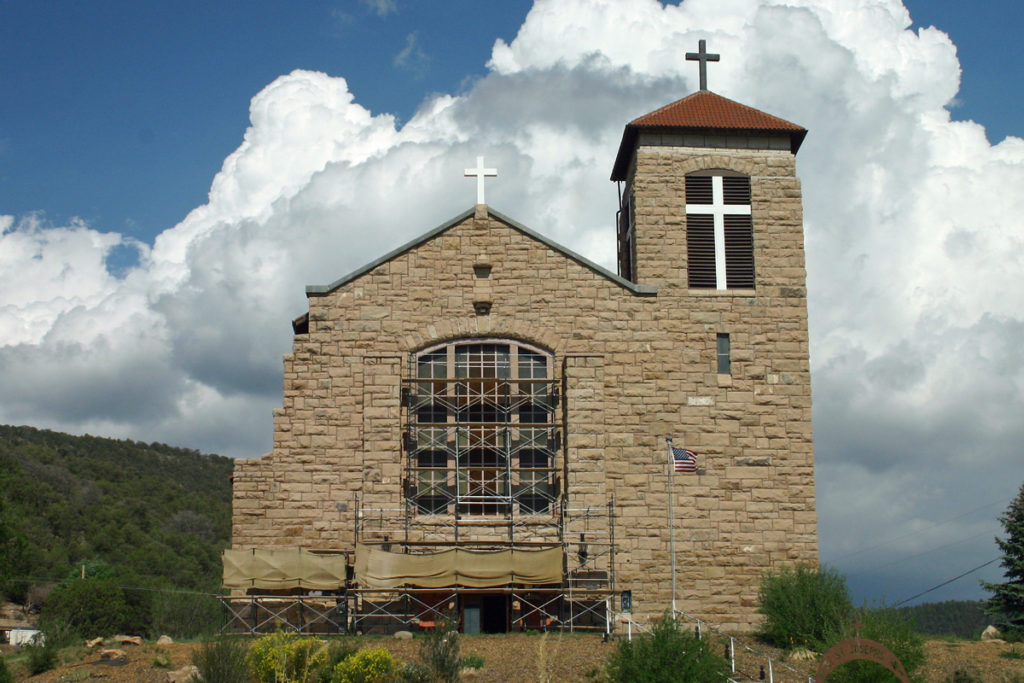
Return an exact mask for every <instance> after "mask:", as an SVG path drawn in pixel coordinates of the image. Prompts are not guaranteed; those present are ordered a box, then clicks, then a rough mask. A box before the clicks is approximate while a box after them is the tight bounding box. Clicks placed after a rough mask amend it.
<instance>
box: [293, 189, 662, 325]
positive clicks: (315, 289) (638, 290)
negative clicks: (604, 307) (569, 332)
mask: <svg viewBox="0 0 1024 683" xmlns="http://www.w3.org/2000/svg"><path fill="white" fill-rule="evenodd" d="M475 210H476V209H475V208H473V209H469V210H468V211H463V212H462V213H460V214H459V215H458V216H455V217H454V218H451V219H449V220H447V221H445V222H444V223H442V224H441V225H439V226H437V227H436V228H434V229H433V230H430V231H428V232H426V233H424V234H422V235H420V236H419V237H417V238H416V239H414V240H412V241H410V242H406V243H405V244H403V245H402V246H400V247H398V248H397V249H394V250H393V251H390V252H388V253H387V254H384V255H383V256H381V257H380V258H378V259H375V260H373V261H371V262H369V263H367V264H366V265H365V266H363V267H361V268H359V269H357V270H354V271H352V272H351V273H349V274H348V275H345V276H343V277H341V278H339V279H338V280H335V281H334V282H332V283H331V284H329V285H307V286H306V297H307V298H309V297H315V296H327V295H329V294H331V293H332V292H334V291H335V290H337V289H338V288H339V287H343V286H344V285H346V284H348V283H349V282H352V281H353V280H355V279H356V278H358V277H360V276H362V275H365V274H366V273H368V272H370V271H371V270H373V269H374V268H376V267H377V266H379V265H381V264H383V263H387V262H388V261H390V260H392V259H394V258H397V257H399V256H401V255H402V254H404V253H405V252H407V251H411V250H412V249H413V248H415V247H417V246H419V245H421V244H423V243H425V242H427V241H429V240H431V239H433V238H434V237H436V236H438V235H440V234H441V233H443V232H444V231H446V230H448V229H449V228H451V227H453V226H455V225H458V224H459V223H461V222H463V221H464V220H466V219H467V218H469V217H471V216H473V215H474V212H475ZM487 213H488V214H490V215H491V216H493V217H494V218H496V219H498V220H499V221H501V222H503V223H505V224H506V225H508V226H510V227H512V228H514V229H516V230H518V231H519V232H522V233H523V234H525V235H527V236H528V237H531V238H533V239H535V240H537V241H538V242H541V243H543V244H544V245H546V246H548V247H550V248H551V249H554V250H555V251H557V252H559V253H561V254H562V255H564V256H566V257H568V258H570V259H572V260H573V261H576V262H577V263H579V264H580V265H582V266H584V267H585V268H588V269H589V270H592V271H593V272H595V273H596V274H598V275H601V276H602V277H604V278H607V279H608V280H611V281H612V282H614V283H615V284H617V285H619V286H620V287H623V288H624V289H627V290H629V291H630V292H632V293H633V294H635V295H637V296H655V295H657V293H658V288H657V287H654V286H651V285H638V284H636V283H634V282H630V281H629V280H627V279H625V278H623V277H620V276H619V275H616V274H615V273H613V272H611V271H610V270H607V269H605V268H603V267H601V266H599V265H598V264H596V263H594V262H593V261H591V260H590V259H588V258H586V257H584V256H581V255H580V254H577V253H576V252H574V251H572V250H571V249H568V248H566V247H564V246H562V245H561V244H559V243H558V242H555V241H554V240H552V239H550V238H548V237H545V236H544V235H541V234H540V233H538V232H535V231H533V230H531V229H530V228H528V227H526V226H525V225H523V224H521V223H518V222H516V221H514V220H512V219H511V218H509V217H508V216H505V215H504V214H502V213H499V212H498V211H495V210H494V209H492V208H490V207H488V208H487ZM300 317H301V316H300Z"/></svg>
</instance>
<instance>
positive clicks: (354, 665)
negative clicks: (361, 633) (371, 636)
mask: <svg viewBox="0 0 1024 683" xmlns="http://www.w3.org/2000/svg"><path fill="white" fill-rule="evenodd" d="M398 668H399V662H397V661H396V660H395V658H394V657H392V656H391V653H390V652H388V651H387V650H385V649H384V648H378V649H375V650H360V651H359V652H357V653H355V654H354V655H352V656H351V657H348V658H346V659H344V660H342V662H341V663H339V664H338V665H337V666H336V667H334V678H333V681H334V683H383V682H384V681H387V680H388V679H389V678H390V677H391V676H392V675H393V674H394V673H395V672H396V671H397V670H398Z"/></svg>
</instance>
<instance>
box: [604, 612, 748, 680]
mask: <svg viewBox="0 0 1024 683" xmlns="http://www.w3.org/2000/svg"><path fill="white" fill-rule="evenodd" d="M728 675H729V663H728V662H727V661H725V659H724V658H722V657H721V656H720V655H718V654H717V653H715V652H713V651H712V645H711V643H710V642H709V641H707V640H702V639H700V638H697V636H696V635H694V634H693V633H691V632H690V630H689V629H684V628H682V627H681V626H680V625H679V624H678V623H677V622H676V621H675V620H673V619H672V618H671V617H670V616H669V614H668V613H667V612H666V613H665V616H664V617H662V619H661V621H659V622H658V623H657V624H655V626H654V629H653V630H652V632H651V633H650V635H647V634H644V635H642V636H639V637H637V638H634V639H633V640H632V641H622V642H621V643H619V647H618V649H617V650H616V651H615V652H613V653H612V654H611V656H610V657H609V658H608V678H609V680H611V681H618V682H621V683H661V682H663V681H664V682H668V681H702V682H706V681H724V680H726V679H727V678H728Z"/></svg>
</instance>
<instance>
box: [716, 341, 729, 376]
mask: <svg viewBox="0 0 1024 683" xmlns="http://www.w3.org/2000/svg"><path fill="white" fill-rule="evenodd" d="M731 370H732V361H731V360H730V358H729V335H728V334H719V335H718V374H720V375H728V374H730V373H731Z"/></svg>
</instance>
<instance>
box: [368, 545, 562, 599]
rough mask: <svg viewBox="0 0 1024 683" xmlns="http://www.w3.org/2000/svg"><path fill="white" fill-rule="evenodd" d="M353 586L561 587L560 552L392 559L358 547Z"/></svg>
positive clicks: (463, 553) (444, 553)
mask: <svg viewBox="0 0 1024 683" xmlns="http://www.w3.org/2000/svg"><path fill="white" fill-rule="evenodd" d="M355 572H356V581H357V582H358V583H359V585H360V586H361V587H363V588H395V587H397V586H405V585H412V586H419V587H421V588H440V587H442V586H470V587H473V588H486V587H488V586H502V585H505V584H509V583H521V584H522V583H526V584H542V583H560V582H561V581H562V548H561V547H560V546H557V547H554V548H544V549H540V550H518V549H517V550H511V549H510V550H493V551H492V550H463V549H461V548H455V549H452V550H442V551H440V552H436V553H423V554H415V555H414V554H405V553H391V552H386V551H384V550H381V549H379V548H377V547H375V546H367V545H358V546H356V566H355Z"/></svg>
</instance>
